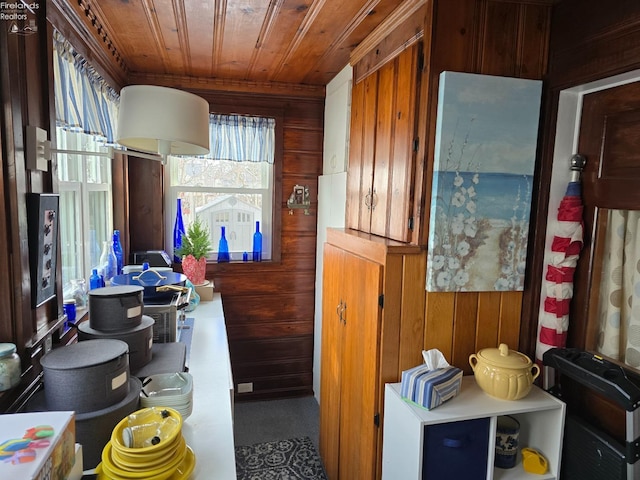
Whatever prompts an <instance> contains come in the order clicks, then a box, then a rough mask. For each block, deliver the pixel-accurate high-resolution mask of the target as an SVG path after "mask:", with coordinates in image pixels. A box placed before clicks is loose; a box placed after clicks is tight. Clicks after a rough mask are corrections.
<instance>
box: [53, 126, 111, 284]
mask: <svg viewBox="0 0 640 480" xmlns="http://www.w3.org/2000/svg"><path fill="white" fill-rule="evenodd" d="M69 133H73V135H67V132H66V131H65V130H64V129H62V128H60V127H57V129H56V138H57V145H58V147H57V148H59V149H66V150H83V151H84V150H86V146H85V145H82V143H84V142H82V141H81V137H79V136H77V135H76V134H75V132H69ZM80 135H82V136H85V140H87V139H89V138H90V135H87V134H80ZM87 137H89V138H87ZM92 143H93V144H94V145H93V146H96V147H97V144H96V143H95V142H92ZM77 158H80V161H81V164H80V165H81V167H80V168H79V172H78V173H79V178H78V180H72V181H67V180H62V179H60V173H59V174H58V192H59V193H60V194H62V193H64V192H71V193H74V194H75V195H76V205H75V206H76V210H77V211H78V212H80V218H79V221H77V222H76V223H75V233H76V238H77V239H78V244H77V247H78V248H77V252H76V254H77V256H78V257H79V258H80V259H81V260H80V267H79V270H80V272H82V274H83V275H82V276H81V277H80V278H84V279H85V281H87V282H88V279H89V276H90V275H91V269H92V268H96V267H98V265H92V264H91V245H90V231H89V226H90V223H91V212H90V209H89V206H90V201H89V198H90V193H93V192H104V193H106V199H105V203H106V205H105V207H106V212H105V224H104V225H103V227H104V229H105V232H106V233H107V236H109V235H108V234H109V232H111V231H112V230H113V192H112V180H113V178H112V170H111V168H112V165H111V160H110V159H108V158H105V157H96V156H91V155H77V154H58V155H57V161H58V169H59V171H60V172H61V170H62V167H63V162H64V161H65V160H67V161H77V160H76V159H77ZM90 160H94V161H102V162H105V163H106V165H105V168H104V170H105V172H106V176H107V178H106V179H105V180H106V182H102V183H95V182H89V181H88V174H87V168H86V165H87V162H88V161H90ZM60 208H61V209H62V208H63V202H62V201H61V202H60ZM60 229H61V231H62V226H61V227H60ZM105 240H106V241H109V240H111V239H110V238H106V239H97V241H98V247H99V248H100V250H102V243H101V242H102V241H105ZM61 247H62V246H61ZM60 252H61V255H62V254H63V249H62V248H61V251H60ZM62 265H64V260H62ZM71 280H72V279H71V278H64V272H63V278H62V282H63V291H66V290H67V289H68V288H69V287H70V281H71Z"/></svg>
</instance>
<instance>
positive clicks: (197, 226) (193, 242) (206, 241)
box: [176, 217, 213, 285]
mask: <svg viewBox="0 0 640 480" xmlns="http://www.w3.org/2000/svg"><path fill="white" fill-rule="evenodd" d="M212 250H213V246H212V244H211V237H210V235H209V229H208V228H207V227H206V226H205V225H204V224H203V223H202V220H200V219H199V218H198V217H196V219H195V220H194V221H193V222H192V223H191V224H190V225H189V226H188V227H187V231H186V233H185V234H184V235H182V245H181V246H180V248H179V249H178V250H177V252H176V253H177V254H178V255H180V256H181V257H182V271H183V272H184V274H185V275H186V276H187V278H188V279H189V280H190V281H191V283H193V284H194V285H202V284H204V282H205V278H204V277H205V274H206V270H207V256H208V255H209V253H211V251H212Z"/></svg>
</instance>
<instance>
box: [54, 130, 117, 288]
mask: <svg viewBox="0 0 640 480" xmlns="http://www.w3.org/2000/svg"><path fill="white" fill-rule="evenodd" d="M56 141H57V144H58V148H59V149H63V150H82V151H86V152H91V151H100V148H99V145H98V143H97V142H96V141H95V139H94V138H93V137H92V136H91V135H87V134H84V133H78V132H69V131H65V130H63V129H62V128H57V129H56ZM56 158H57V160H58V179H59V180H60V183H59V192H60V241H61V250H60V254H61V261H62V285H63V291H65V292H66V291H67V290H68V289H69V287H70V282H71V280H72V279H75V278H84V279H85V280H87V279H88V278H89V276H90V275H91V269H92V268H97V267H98V266H99V260H100V253H101V251H102V242H103V241H110V240H111V232H112V230H113V224H112V223H113V212H112V200H111V160H109V159H108V158H105V157H96V156H91V155H76V154H64V155H63V154H59V155H57V157H56Z"/></svg>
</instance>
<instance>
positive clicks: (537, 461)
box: [522, 448, 548, 475]
mask: <svg viewBox="0 0 640 480" xmlns="http://www.w3.org/2000/svg"><path fill="white" fill-rule="evenodd" d="M547 465H548V463H547V459H546V458H544V457H543V456H542V454H541V453H540V452H537V451H536V450H534V449H533V448H523V449H522V466H523V467H524V471H525V472H529V473H537V474H539V475H544V474H545V473H547Z"/></svg>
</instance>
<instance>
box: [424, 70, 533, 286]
mask: <svg viewBox="0 0 640 480" xmlns="http://www.w3.org/2000/svg"><path fill="white" fill-rule="evenodd" d="M541 90H542V82H540V81H537V80H523V79H519V78H508V77H496V76H489V75H476V74H468V73H458V72H443V73H442V74H441V75H440V89H439V93H438V95H439V96H438V119H437V127H436V145H435V159H434V160H435V161H434V172H433V186H432V194H431V216H430V222H429V251H428V257H427V282H426V285H427V287H426V288H427V290H428V291H433V292H463V291H469V292H472V291H475V292H479V291H509V290H522V289H523V287H524V273H525V265H526V256H527V240H528V233H529V214H530V210H531V188H532V181H533V170H534V166H535V157H536V143H537V136H538V121H539V111H540V97H541Z"/></svg>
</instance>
